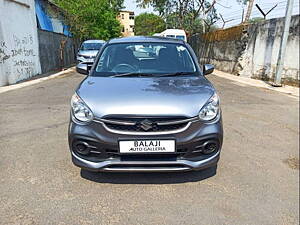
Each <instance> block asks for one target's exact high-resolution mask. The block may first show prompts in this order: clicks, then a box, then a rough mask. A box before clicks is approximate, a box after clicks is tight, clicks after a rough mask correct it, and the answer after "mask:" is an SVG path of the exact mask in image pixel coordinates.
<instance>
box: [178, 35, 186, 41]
mask: <svg viewBox="0 0 300 225" xmlns="http://www.w3.org/2000/svg"><path fill="white" fill-rule="evenodd" d="M176 38H177V39H180V40H185V37H184V36H183V35H177V36H176Z"/></svg>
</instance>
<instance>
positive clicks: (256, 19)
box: [248, 17, 265, 23]
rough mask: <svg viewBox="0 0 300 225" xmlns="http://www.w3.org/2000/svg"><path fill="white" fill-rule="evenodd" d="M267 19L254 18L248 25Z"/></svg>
mask: <svg viewBox="0 0 300 225" xmlns="http://www.w3.org/2000/svg"><path fill="white" fill-rule="evenodd" d="M264 20H265V19H264V18H263V17H254V18H252V19H250V20H248V23H259V22H261V21H264Z"/></svg>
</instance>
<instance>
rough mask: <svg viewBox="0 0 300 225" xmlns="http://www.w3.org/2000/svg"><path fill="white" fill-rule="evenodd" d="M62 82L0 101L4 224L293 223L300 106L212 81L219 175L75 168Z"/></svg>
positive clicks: (68, 79)
mask: <svg viewBox="0 0 300 225" xmlns="http://www.w3.org/2000/svg"><path fill="white" fill-rule="evenodd" d="M82 79H83V77H82V76H81V75H78V74H72V73H71V74H68V75H67V76H65V77H61V78H57V79H52V80H48V81H45V82H43V83H40V84H36V85H33V86H30V87H26V88H22V89H19V90H15V91H10V92H6V93H3V94H0V109H1V112H0V153H1V158H0V181H1V182H0V223H1V224H9V223H13V224H130V225H133V224H155V225H156V224H172V225H173V224H187V225H191V224H197V225H198V224H205V225H207V224H222V225H223V224H234V225H237V224H241V225H245V224H253V225H254V224H272V225H274V224H280V225H281V224H282V225H283V224H284V225H287V224H298V223H299V219H298V218H299V202H298V198H299V192H298V188H299V179H298V175H299V164H298V165H297V163H298V160H299V158H298V148H299V141H298V136H299V119H298V115H299V105H298V102H297V99H294V98H292V97H289V96H286V95H284V94H280V93H276V92H273V91H269V90H264V89H259V88H256V87H250V86H245V85H241V84H239V83H234V82H232V81H229V80H226V79H222V78H218V77H215V76H213V75H210V77H209V79H210V80H212V81H213V83H214V84H215V86H216V88H217V89H218V91H219V94H220V96H221V101H222V107H223V116H224V129H225V140H224V147H223V152H222V158H221V161H220V164H219V167H218V170H217V173H216V175H213V174H210V171H204V172H189V173H178V174H173V173H171V174H156V173H155V174H150V173H149V174H110V173H109V174H96V173H88V172H82V171H81V170H80V169H79V168H77V167H75V166H73V165H72V163H71V160H70V154H69V150H68V145H67V127H68V116H69V101H70V97H71V95H72V93H73V90H74V88H75V87H76V85H77V84H78V83H79V82H80V80H82Z"/></svg>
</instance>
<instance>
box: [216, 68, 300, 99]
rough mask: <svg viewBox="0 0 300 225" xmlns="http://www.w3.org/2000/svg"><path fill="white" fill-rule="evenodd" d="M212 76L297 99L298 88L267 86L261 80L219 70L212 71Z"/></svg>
mask: <svg viewBox="0 0 300 225" xmlns="http://www.w3.org/2000/svg"><path fill="white" fill-rule="evenodd" d="M213 74H214V75H216V76H218V77H221V78H225V79H228V80H232V81H235V82H239V83H241V84H246V85H250V86H254V87H260V88H264V89H268V90H272V91H277V92H280V93H283V94H287V95H288V96H290V97H294V98H299V88H298V87H293V86H288V85H285V86H283V87H273V86H271V85H270V84H268V83H266V82H264V81H262V80H256V79H252V78H248V77H240V76H235V75H232V74H230V73H226V72H223V71H220V70H214V72H213Z"/></svg>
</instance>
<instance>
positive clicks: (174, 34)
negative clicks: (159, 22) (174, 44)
mask: <svg viewBox="0 0 300 225" xmlns="http://www.w3.org/2000/svg"><path fill="white" fill-rule="evenodd" d="M154 35H155V36H162V37H168V38H176V39H180V40H184V41H187V37H186V33H185V31H184V30H180V29H167V30H165V31H163V32H161V33H159V34H154Z"/></svg>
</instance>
